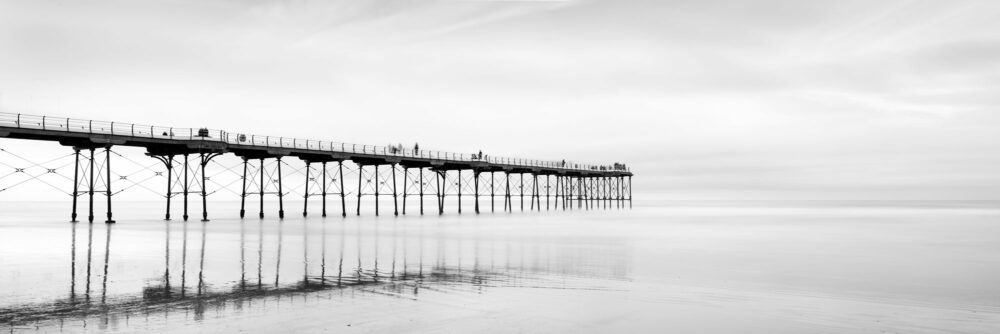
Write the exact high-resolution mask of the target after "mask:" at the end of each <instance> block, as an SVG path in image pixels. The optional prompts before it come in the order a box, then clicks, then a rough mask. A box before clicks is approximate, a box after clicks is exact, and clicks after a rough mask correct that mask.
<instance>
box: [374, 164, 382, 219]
mask: <svg viewBox="0 0 1000 334" xmlns="http://www.w3.org/2000/svg"><path fill="white" fill-rule="evenodd" d="M378 167H379V165H375V216H376V217H378V202H379V195H378V190H379V188H382V180H380V179H379V178H378Z"/></svg>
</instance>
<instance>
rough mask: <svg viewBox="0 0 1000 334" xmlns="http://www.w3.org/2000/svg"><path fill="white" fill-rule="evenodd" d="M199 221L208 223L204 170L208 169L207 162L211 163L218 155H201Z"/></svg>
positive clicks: (206, 179) (206, 187)
mask: <svg viewBox="0 0 1000 334" xmlns="http://www.w3.org/2000/svg"><path fill="white" fill-rule="evenodd" d="M200 155H201V221H203V222H207V221H208V178H207V177H205V168H207V167H208V162H209V161H212V158H214V157H216V156H218V155H219V154H218V153H201V154H200Z"/></svg>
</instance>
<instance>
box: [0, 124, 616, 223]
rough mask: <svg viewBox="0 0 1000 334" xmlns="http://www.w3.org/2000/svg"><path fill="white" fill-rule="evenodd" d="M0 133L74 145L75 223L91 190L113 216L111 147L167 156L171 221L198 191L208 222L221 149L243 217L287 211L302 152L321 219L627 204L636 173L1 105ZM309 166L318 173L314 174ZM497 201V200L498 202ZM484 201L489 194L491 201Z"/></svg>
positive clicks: (308, 194)
mask: <svg viewBox="0 0 1000 334" xmlns="http://www.w3.org/2000/svg"><path fill="white" fill-rule="evenodd" d="M0 137H2V138H12V139H26V140H39V141H51V142H57V143H59V144H60V145H63V146H66V147H69V148H71V149H72V151H73V157H74V162H75V164H74V165H75V168H74V170H73V189H72V192H70V194H71V195H72V209H71V214H70V220H71V221H73V222H76V221H78V214H77V211H78V201H79V200H80V197H83V196H84V195H86V199H87V201H88V202H87V203H88V215H87V220H88V221H89V222H93V221H94V219H95V215H94V197H95V194H96V195H101V194H103V195H104V196H105V197H106V198H105V200H106V202H107V212H106V220H105V222H106V223H114V222H115V221H114V219H113V211H112V197H113V196H114V192H113V185H112V181H113V180H112V169H111V168H112V167H111V166H112V157H113V156H114V155H115V154H114V153H113V151H112V148H113V147H115V146H131V147H141V148H144V149H145V150H146V153H145V154H146V155H147V156H149V157H150V158H153V159H156V160H159V161H160V162H162V163H163V165H164V167H165V168H166V178H167V182H166V185H165V187H164V198H165V199H166V203H165V204H166V213H165V215H164V219H166V220H170V219H171V204H172V203H171V200H172V198H173V197H175V196H181V197H182V199H181V200H182V203H181V204H182V212H183V214H182V218H183V219H184V220H187V219H188V218H189V214H188V213H189V196H191V195H195V196H200V197H201V209H202V212H201V219H202V221H208V220H209V219H208V195H209V190H208V182H207V176H206V169H207V168H208V166H209V162H211V161H212V160H213V159H214V158H216V157H218V156H220V155H223V154H234V155H236V156H237V157H239V158H240V159H242V177H241V180H242V187H241V191H240V192H239V193H240V199H241V209H240V212H239V215H240V217H241V218H244V217H245V216H246V201H247V200H253V199H257V200H258V201H259V204H260V211H259V212H258V217H259V218H264V216H265V212H264V201H265V197H266V196H265V195H270V197H276V199H277V201H278V208H279V209H278V213H277V214H278V217H279V218H284V217H285V206H284V197H285V196H287V195H288V192H287V191H285V189H284V184H285V182H288V181H289V180H285V179H284V178H283V173H282V165H287V164H288V163H289V158H296V159H298V160H299V161H301V162H302V163H304V164H305V167H306V168H305V179H304V180H302V181H304V182H305V183H304V185H305V191H304V194H303V196H304V198H303V206H302V215H303V216H307V215H308V214H309V204H310V201H311V200H312V201H316V200H317V199H316V198H315V197H319V199H318V201H319V203H318V204H319V205H320V210H321V215H322V216H324V217H325V216H326V215H327V211H328V210H327V209H328V207H327V204H328V196H329V197H333V198H332V199H333V201H334V202H335V203H334V205H337V204H339V207H340V214H341V216H345V217H346V216H347V215H348V213H349V212H351V211H353V212H354V214H356V215H361V213H362V205H361V204H362V199H363V198H374V199H375V205H374V206H375V207H374V212H375V215H379V214H380V213H381V209H380V208H379V204H380V202H381V201H380V200H379V199H380V198H383V197H384V198H387V200H388V198H391V199H392V205H393V208H392V209H393V210H392V213H393V215H400V214H403V215H406V214H407V208H408V205H407V201H408V200H409V201H414V200H416V201H418V203H419V214H424V212H425V201H426V202H428V203H427V204H428V205H433V207H432V208H431V210H429V211H430V212H434V211H437V213H438V214H444V213H445V199H446V198H448V197H455V198H457V199H458V211H457V212H458V213H462V204H461V203H462V199H463V198H467V200H469V199H471V200H472V201H473V202H474V203H475V205H474V211H475V213H476V214H479V213H481V212H484V211H489V212H495V211H497V209H500V208H501V207H502V210H503V211H506V212H513V211H515V207H517V208H519V210H520V211H524V210H525V197H527V199H528V204H527V208H528V210H529V211H530V210H535V211H543V206H544V210H558V209H560V208H561V209H562V210H573V209H580V210H590V209H609V208H626V207H631V206H632V176H633V174H632V172H631V171H630V170H629V169H628V168H626V167H625V166H624V165H621V164H617V163H616V164H606V165H601V164H581V163H575V162H567V161H565V160H559V161H548V160H532V159H519V158H507V157H494V156H483V155H481V154H478V155H477V154H460V153H454V152H442V151H430V150H417V149H415V148H414V149H407V148H398V147H387V146H375V145H362V144H348V143H340V142H333V141H322V140H309V139H299V138H288V137H276V136H267V135H259V134H252V133H237V132H229V131H225V130H217V129H208V128H178V127H164V126H154V125H141V124H133V123H121V122H108V121H96V120H80V119H72V118H64V117H51V116H39V115H26V114H12V113H0ZM345 163H349V164H353V165H354V168H355V169H356V171H357V187H356V188H354V187H353V182H351V181H347V180H345V175H346V174H345V173H344V167H345ZM178 169H180V170H178ZM314 170H315V171H316V172H315V174H311V173H310V172H311V171H314ZM52 172H55V171H54V170H53V171H52ZM175 177H176V178H179V181H178V180H176V179H175ZM348 182H350V183H348ZM526 186H527V188H526ZM177 188H179V189H177ZM413 188H416V189H413ZM352 190H356V191H353V192H352ZM349 195H351V196H356V199H357V201H356V204H355V207H354V208H353V209H354V210H350V209H351V208H348V206H347V197H348V196H349ZM431 196H433V197H434V198H433V199H431V198H429V197H431ZM425 197H428V198H426V199H425ZM470 197H471V198H470ZM498 197H500V198H498ZM481 198H483V199H481ZM515 198H516V200H515ZM498 199H499V200H500V201H501V202H502V204H499V205H498V204H497V203H496V201H497V200H498ZM481 201H488V202H489V203H488V207H486V204H487V203H481ZM336 202H339V203H336ZM543 202H544V203H543ZM314 205H315V204H314ZM411 211H412V209H411ZM411 214H412V212H411Z"/></svg>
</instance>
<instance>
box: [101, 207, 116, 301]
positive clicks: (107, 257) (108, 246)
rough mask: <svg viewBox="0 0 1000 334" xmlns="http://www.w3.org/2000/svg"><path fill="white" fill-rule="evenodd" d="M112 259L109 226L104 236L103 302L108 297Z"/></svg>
mask: <svg viewBox="0 0 1000 334" xmlns="http://www.w3.org/2000/svg"><path fill="white" fill-rule="evenodd" d="M111 222H112V223H114V221H111ZM110 259H111V226H110V225H109V226H108V230H107V235H106V236H105V237H104V279H103V281H102V282H101V304H104V303H105V301H106V300H107V298H108V260H110Z"/></svg>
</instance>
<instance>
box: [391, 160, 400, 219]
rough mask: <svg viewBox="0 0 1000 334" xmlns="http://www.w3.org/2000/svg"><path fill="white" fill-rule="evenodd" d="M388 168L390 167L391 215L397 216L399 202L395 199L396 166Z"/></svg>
mask: <svg viewBox="0 0 1000 334" xmlns="http://www.w3.org/2000/svg"><path fill="white" fill-rule="evenodd" d="M390 166H392V215H393V216H399V202H398V200H397V199H396V196H397V194H398V193H397V192H396V164H392V165H390Z"/></svg>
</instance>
